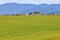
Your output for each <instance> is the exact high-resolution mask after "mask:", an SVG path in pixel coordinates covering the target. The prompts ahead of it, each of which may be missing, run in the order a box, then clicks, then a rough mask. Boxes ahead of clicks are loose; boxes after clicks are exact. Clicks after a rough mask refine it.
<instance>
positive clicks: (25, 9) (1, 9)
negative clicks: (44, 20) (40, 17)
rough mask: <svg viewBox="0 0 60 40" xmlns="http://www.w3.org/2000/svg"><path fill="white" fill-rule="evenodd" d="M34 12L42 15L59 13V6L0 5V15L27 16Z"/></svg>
mask: <svg viewBox="0 0 60 40" xmlns="http://www.w3.org/2000/svg"><path fill="white" fill-rule="evenodd" d="M34 11H38V12H40V13H42V14H50V13H60V4H50V5H48V4H40V5H36V4H17V3H5V4H0V14H28V13H30V12H34Z"/></svg>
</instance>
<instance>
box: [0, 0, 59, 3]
mask: <svg viewBox="0 0 60 40" xmlns="http://www.w3.org/2000/svg"><path fill="white" fill-rule="evenodd" d="M4 3H20V4H21V3H23V4H24V3H25V4H43V3H46V4H60V0H0V4H4Z"/></svg>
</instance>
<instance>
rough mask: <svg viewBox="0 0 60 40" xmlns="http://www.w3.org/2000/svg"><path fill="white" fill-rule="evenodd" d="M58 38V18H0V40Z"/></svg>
mask: <svg viewBox="0 0 60 40" xmlns="http://www.w3.org/2000/svg"><path fill="white" fill-rule="evenodd" d="M58 37H59V38H60V16H0V40H53V39H54V38H58Z"/></svg>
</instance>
